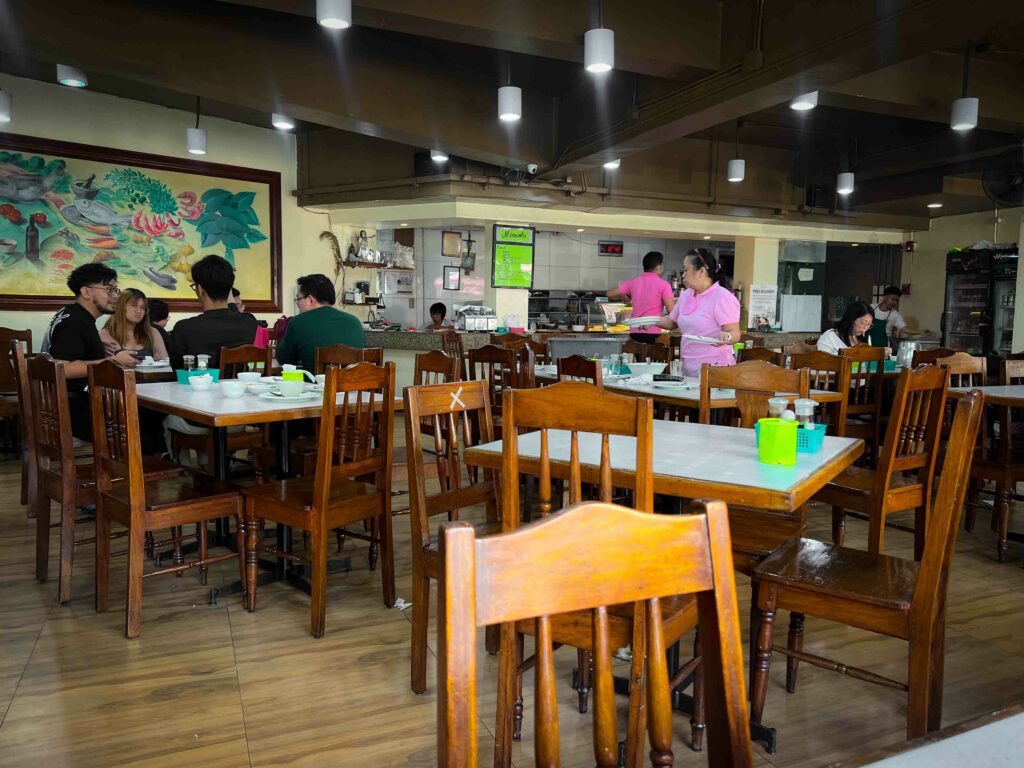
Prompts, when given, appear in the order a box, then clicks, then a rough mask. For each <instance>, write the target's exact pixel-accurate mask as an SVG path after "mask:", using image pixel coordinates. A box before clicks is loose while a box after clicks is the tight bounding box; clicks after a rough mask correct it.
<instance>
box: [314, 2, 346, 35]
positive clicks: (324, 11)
mask: <svg viewBox="0 0 1024 768" xmlns="http://www.w3.org/2000/svg"><path fill="white" fill-rule="evenodd" d="M316 23H317V24H319V25H320V26H321V27H327V28H328V29H348V28H349V27H351V26H352V0H316Z"/></svg>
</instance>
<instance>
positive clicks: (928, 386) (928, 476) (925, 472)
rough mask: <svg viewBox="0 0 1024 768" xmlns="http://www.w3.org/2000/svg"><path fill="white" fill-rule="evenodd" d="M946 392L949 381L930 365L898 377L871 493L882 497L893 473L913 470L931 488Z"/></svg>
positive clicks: (940, 371)
mask: <svg viewBox="0 0 1024 768" xmlns="http://www.w3.org/2000/svg"><path fill="white" fill-rule="evenodd" d="M948 389H949V377H948V376H946V372H945V371H944V370H942V369H941V368H938V367H936V366H934V365H922V366H919V367H918V368H915V369H914V370H909V369H905V370H903V372H902V373H900V378H899V383H898V384H897V385H896V396H895V397H894V398H893V402H892V409H891V410H890V411H889V425H888V427H887V428H886V430H885V440H884V441H883V443H882V446H881V449H880V451H879V461H878V469H877V471H876V472H875V491H874V493H876V494H884V493H885V491H886V490H887V489H888V488H889V484H890V482H891V480H892V478H893V476H894V475H896V474H897V473H900V472H907V471H915V470H916V471H917V472H918V478H919V479H920V481H921V482H923V483H925V484H926V485H925V488H928V489H930V488H931V487H932V478H933V477H934V474H935V461H936V459H937V458H938V452H939V438H940V437H941V434H942V413H943V408H944V407H945V402H946V392H947V390H948ZM878 498H881V496H878Z"/></svg>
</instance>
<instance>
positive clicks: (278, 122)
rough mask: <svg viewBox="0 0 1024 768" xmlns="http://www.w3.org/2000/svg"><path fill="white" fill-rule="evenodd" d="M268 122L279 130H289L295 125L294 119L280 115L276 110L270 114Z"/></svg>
mask: <svg viewBox="0 0 1024 768" xmlns="http://www.w3.org/2000/svg"><path fill="white" fill-rule="evenodd" d="M270 123H271V124H272V125H273V126H274V127H275V128H277V129H278V130H279V131H290V130H291V129H292V128H294V127H295V121H294V120H292V119H291V118H290V117H288V115H282V114H280V113H278V112H274V113H273V114H272V115H271V116H270Z"/></svg>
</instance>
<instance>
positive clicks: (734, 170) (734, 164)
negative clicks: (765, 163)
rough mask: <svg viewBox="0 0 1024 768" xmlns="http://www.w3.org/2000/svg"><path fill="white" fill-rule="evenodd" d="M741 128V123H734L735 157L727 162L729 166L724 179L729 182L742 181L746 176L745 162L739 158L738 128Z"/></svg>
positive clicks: (738, 121)
mask: <svg viewBox="0 0 1024 768" xmlns="http://www.w3.org/2000/svg"><path fill="white" fill-rule="evenodd" d="M742 127H743V121H742V120H737V121H736V156H735V157H734V158H733V159H732V160H730V161H729V166H728V168H727V170H726V174H725V176H726V178H727V179H729V181H734V182H735V181H743V179H744V178H745V177H746V175H747V161H746V160H743V159H741V158H740V128H742Z"/></svg>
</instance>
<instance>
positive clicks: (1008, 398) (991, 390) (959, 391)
mask: <svg viewBox="0 0 1024 768" xmlns="http://www.w3.org/2000/svg"><path fill="white" fill-rule="evenodd" d="M974 389H977V390H978V391H979V392H981V393H983V394H984V395H985V400H986V401H988V402H995V404H996V405H1024V384H1011V385H1010V386H1005V385H998V386H992V387H950V388H949V392H950V394H951V395H964V394H967V393H968V392H970V391H971V390H974ZM1018 401H1019V402H1018Z"/></svg>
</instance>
